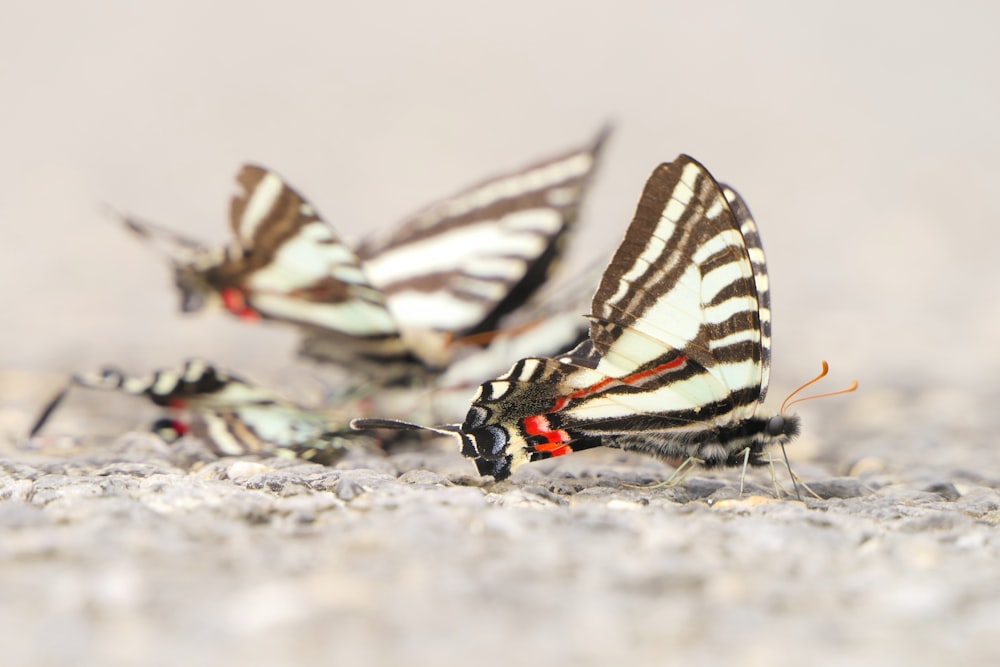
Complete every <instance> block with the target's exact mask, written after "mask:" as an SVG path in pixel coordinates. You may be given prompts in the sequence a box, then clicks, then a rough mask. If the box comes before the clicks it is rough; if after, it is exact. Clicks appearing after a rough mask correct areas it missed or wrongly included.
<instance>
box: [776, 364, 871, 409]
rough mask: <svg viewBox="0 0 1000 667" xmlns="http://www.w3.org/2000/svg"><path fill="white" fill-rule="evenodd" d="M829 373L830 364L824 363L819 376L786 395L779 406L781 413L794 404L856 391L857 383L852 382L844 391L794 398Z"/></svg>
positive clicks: (855, 381)
mask: <svg viewBox="0 0 1000 667" xmlns="http://www.w3.org/2000/svg"><path fill="white" fill-rule="evenodd" d="M829 372H830V364H828V363H826V362H825V361H824V362H823V370H821V371H820V373H819V375H817V376H816V377H814V378H813V379H812V380H809V381H808V382H806V383H805V384H803V385H801V386H800V387H799V388H798V389H796V390H795V391H793V392H792V393H790V394H789V395H788V397H787V398H786V399H785V400H784V402H782V404H781V413H782V414H784V412H785V411H786V410H787V409H788V408H790V407H792V406H793V405H795V404H796V403H802V402H804V401H811V400H813V399H815V398H827V397H829V396H838V395H840V394H849V393H851V392H852V391H857V388H858V381H857V380H854V381H853V382H851V386H849V387H847V388H846V389H838V390H837V391H828V392H826V393H823V394H816V395H814V396H806V397H804V398H795V396H796V395H797V394H800V393H802V390H803V389H806V388H807V387H810V386H812V385H814V384H816V383H817V382H819V381H820V380H822V379H823V378H824V377H826V374H827V373H829ZM793 399H794V400H793Z"/></svg>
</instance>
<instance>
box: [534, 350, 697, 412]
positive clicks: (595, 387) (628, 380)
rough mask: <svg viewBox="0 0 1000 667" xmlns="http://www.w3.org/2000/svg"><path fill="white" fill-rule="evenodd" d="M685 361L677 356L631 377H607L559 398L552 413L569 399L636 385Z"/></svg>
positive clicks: (682, 357) (681, 364)
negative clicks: (616, 386) (622, 385)
mask: <svg viewBox="0 0 1000 667" xmlns="http://www.w3.org/2000/svg"><path fill="white" fill-rule="evenodd" d="M687 360H688V358H687V357H686V356H684V355H679V356H678V357H677V358H676V359H672V360H670V361H668V362H667V363H665V364H660V365H659V366H655V367H653V368H648V369H646V370H644V371H638V372H636V373H632V374H631V375H626V376H625V377H620V378H613V377H607V378H604V379H603V380H601V381H600V382H595V383H594V384H592V385H590V386H589V387H584V388H583V389H577V390H576V391H574V392H573V393H572V394H570V395H569V396H568V397H567V398H563V397H560V398H559V399H558V400H557V401H556V404H557V405H558V407H557V408H555V409H554V410H553V411H558V410H561V409H563V408H564V407H566V403H568V402H569V400H570V399H574V398H583V397H584V396H590V395H591V394H596V393H597V392H599V391H601V390H602V389H604V388H605V387H607V386H608V385H612V384H615V383H619V382H620V383H621V384H636V383H638V382H640V381H642V380H645V379H646V378H648V377H653V376H655V375H660V374H661V373H665V372H667V371H672V370H676V369H677V368H680V367H681V366H683V365H684V362H686V361H687Z"/></svg>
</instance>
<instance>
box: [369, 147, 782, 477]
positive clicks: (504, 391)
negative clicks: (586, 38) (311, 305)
mask: <svg viewBox="0 0 1000 667" xmlns="http://www.w3.org/2000/svg"><path fill="white" fill-rule="evenodd" d="M770 329H771V311H770V300H769V292H768V279H767V271H766V267H765V262H764V252H763V249H762V248H761V244H760V238H759V236H758V233H757V226H756V225H755V223H754V221H753V219H752V218H751V216H750V211H749V209H748V208H747V206H746V204H745V203H744V202H743V200H742V199H741V198H740V196H739V195H738V194H737V193H736V192H735V191H734V190H732V189H731V188H729V187H726V186H724V185H720V184H719V183H717V182H716V181H715V179H714V178H713V177H712V176H711V174H709V173H708V171H707V170H706V169H705V168H704V167H703V166H702V165H701V164H699V163H698V162H697V161H695V160H694V159H693V158H690V157H688V156H686V155H681V156H680V157H678V158H677V159H676V160H674V161H673V162H670V163H665V164H661V165H660V166H659V167H657V168H656V170H655V171H654V172H653V174H652V176H650V178H649V180H648V182H647V183H646V187H645V190H644V191H643V194H642V197H641V199H640V200H639V205H638V208H637V210H636V213H635V217H634V218H633V220H632V223H631V225H630V226H629V228H628V231H627V232H626V234H625V238H624V240H623V241H622V243H621V246H620V247H619V248H618V250H617V252H616V253H615V255H614V257H613V259H612V260H611V263H610V265H609V266H608V267H607V269H606V270H605V273H604V276H603V277H602V279H601V283H600V286H599V288H598V290H597V292H596V294H595V295H594V299H593V304H592V315H591V325H590V338H589V340H588V341H586V342H584V343H583V344H581V345H580V346H579V347H577V348H576V349H574V350H573V351H572V352H570V353H567V354H566V355H563V356H562V357H559V358H557V359H552V358H544V357H529V358H526V359H522V360H520V361H518V362H517V363H516V364H514V366H513V368H511V369H510V371H508V372H507V373H506V374H505V375H502V376H500V377H498V378H497V379H495V380H492V381H490V382H486V383H484V384H483V385H481V386H480V388H479V390H478V391H477V393H476V395H475V397H474V398H473V401H472V407H471V408H470V410H469V412H468V414H467V415H466V417H465V421H464V422H463V423H462V424H455V425H449V426H444V427H438V428H435V429H430V430H433V431H435V432H438V433H442V434H450V435H453V436H456V437H458V438H459V440H460V441H461V448H462V453H463V454H464V455H466V456H468V457H471V458H473V459H475V461H476V464H477V466H478V468H479V471H480V473H481V474H483V475H492V476H493V477H494V478H496V479H498V480H499V479H503V478H506V477H508V476H509V475H510V474H511V472H512V471H513V470H514V469H515V468H517V467H518V466H519V465H521V464H523V463H526V462H529V461H536V460H540V459H546V458H550V457H553V456H562V455H564V454H568V453H570V452H574V451H579V450H582V449H588V448H591V447H596V446H598V445H604V446H608V447H616V448H621V449H626V450H633V451H638V452H642V453H646V454H651V455H653V456H657V457H660V458H665V459H671V460H676V459H686V458H688V457H693V458H696V459H698V460H700V461H701V462H703V464H704V465H706V466H733V465H741V464H743V463H745V462H747V463H750V464H751V465H759V464H763V463H767V460H766V458H765V457H764V456H763V455H764V452H765V450H767V449H768V447H769V446H771V445H775V444H784V443H786V442H788V441H790V440H791V439H792V438H793V437H795V436H796V435H797V434H798V432H799V419H798V417H796V416H791V415H781V414H779V415H774V416H771V415H766V414H763V413H762V411H761V405H762V402H763V400H764V397H765V395H766V394H767V386H768V376H769V369H770V344H771V335H770ZM352 426H353V427H355V428H361V429H364V428H379V427H385V428H412V427H414V426H415V425H413V424H409V423H407V422H400V421H395V420H380V419H358V420H354V421H353V422H352ZM417 428H423V427H417Z"/></svg>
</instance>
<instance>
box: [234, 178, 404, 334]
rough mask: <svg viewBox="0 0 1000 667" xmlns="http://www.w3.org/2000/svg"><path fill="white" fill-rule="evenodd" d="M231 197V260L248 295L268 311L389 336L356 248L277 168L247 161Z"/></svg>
mask: <svg viewBox="0 0 1000 667" xmlns="http://www.w3.org/2000/svg"><path fill="white" fill-rule="evenodd" d="M237 180H238V181H239V183H240V185H241V186H242V187H243V192H241V193H240V194H239V195H237V196H236V197H234V198H233V201H232V207H231V216H230V218H231V224H232V228H233V234H234V236H235V241H236V245H235V248H237V249H238V250H239V254H240V256H241V259H240V260H239V261H238V262H234V266H233V267H232V270H233V271H237V272H238V273H239V274H240V275H241V277H242V280H241V281H240V284H241V287H242V289H243V290H244V292H245V298H246V300H247V303H248V304H249V305H250V306H251V307H252V308H253V309H254V310H255V311H257V312H259V313H260V314H262V315H264V316H265V317H270V318H273V319H279V320H286V321H290V322H293V323H296V324H301V325H308V326H312V327H316V328H319V329H322V330H328V331H332V332H337V333H341V334H346V335H348V336H358V337H366V336H376V337H384V336H395V335H397V334H398V330H397V328H396V324H395V321H394V320H393V318H392V316H391V315H390V314H389V311H388V310H387V309H386V305H385V300H384V298H383V296H382V294H381V293H380V292H379V291H378V290H377V289H375V288H374V287H372V285H371V284H370V282H369V281H368V278H367V276H366V275H365V272H364V269H363V268H362V266H361V263H360V261H359V260H358V258H357V256H355V254H354V253H353V252H352V251H351V249H350V248H348V247H347V246H346V245H345V244H344V243H343V242H342V241H341V240H340V238H339V237H338V236H337V235H336V234H335V233H334V232H333V230H332V229H331V228H330V226H329V225H328V224H327V223H326V222H324V221H323V220H322V219H321V218H320V217H319V215H318V214H317V212H316V209H315V208H314V207H313V206H312V205H311V204H309V203H308V202H307V201H306V200H305V199H304V198H303V197H302V196H301V195H300V194H299V193H298V192H296V191H295V190H294V189H292V188H291V187H290V186H289V185H288V184H286V183H285V182H284V181H283V180H282V179H281V177H280V176H278V175H277V174H275V173H274V172H271V171H268V170H266V169H264V168H262V167H258V166H254V165H246V166H244V167H243V169H242V170H241V171H240V173H239V175H238V177H237Z"/></svg>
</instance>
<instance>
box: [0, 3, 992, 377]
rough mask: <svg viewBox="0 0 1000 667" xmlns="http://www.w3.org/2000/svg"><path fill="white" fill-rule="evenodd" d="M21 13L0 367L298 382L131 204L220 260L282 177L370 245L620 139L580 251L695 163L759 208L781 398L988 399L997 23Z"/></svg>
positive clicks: (521, 10)
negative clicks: (249, 185) (236, 196)
mask: <svg viewBox="0 0 1000 667" xmlns="http://www.w3.org/2000/svg"><path fill="white" fill-rule="evenodd" d="M2 16H3V19H2V20H0V63H2V64H0V91H2V93H0V94H2V100H3V103H2V107H0V119H2V123H0V182H2V183H3V187H2V194H0V226H2V227H0V229H2V230H3V232H2V237H0V238H2V245H0V290H2V292H0V295H2V296H0V303H2V308H3V313H4V325H3V327H2V332H0V336H2V342H3V344H2V345H0V366H3V367H12V366H13V367H19V368H24V369H46V370H59V371H67V370H75V369H80V368H89V367H90V366H93V365H95V364H100V363H106V362H116V363H122V364H130V365H131V367H133V368H134V369H135V370H145V369H146V368H147V367H150V366H152V365H156V364H174V363H176V362H177V360H179V359H180V358H181V357H183V356H187V355H192V354H199V355H204V356H208V357H210V358H213V359H216V360H218V361H220V362H223V363H227V364H229V365H233V366H237V367H239V368H249V369H256V368H261V369H264V370H267V369H269V368H272V367H274V366H276V365H281V364H287V363H288V359H289V358H290V356H289V354H287V351H288V350H290V349H291V348H292V345H293V343H292V340H293V336H292V335H291V334H290V333H288V332H285V331H275V330H273V329H272V330H270V331H264V330H262V329H260V328H258V330H256V331H254V330H250V329H248V328H247V327H240V326H239V325H238V324H236V323H233V322H227V321H225V318H224V317H223V316H221V315H216V316H203V317H200V318H197V319H196V320H191V319H188V318H181V317H180V316H179V314H178V313H176V312H175V311H176V307H175V306H176V301H175V296H174V294H173V292H172V290H171V288H170V287H169V279H168V276H167V273H166V270H165V269H164V267H163V266H162V265H161V264H160V262H159V261H158V259H157V257H155V256H154V255H153V254H152V253H150V252H149V251H148V250H147V249H146V248H144V247H142V246H141V245H140V244H138V243H136V242H135V241H134V240H133V239H132V238H130V237H128V236H126V234H124V233H122V231H121V230H120V229H119V228H118V227H117V226H116V225H115V224H113V223H112V222H111V221H110V219H109V218H108V217H106V216H104V215H103V214H102V204H103V203H108V204H111V205H113V206H115V207H117V208H119V209H122V210H127V211H130V212H134V213H136V214H139V215H143V216H145V217H147V218H150V219H153V220H157V221H160V222H162V223H164V224H169V225H172V226H175V227H176V228H177V229H179V230H183V231H185V232H188V233H190V234H193V235H196V236H199V237H201V238H204V239H205V240H206V241H213V242H221V241H222V240H224V239H225V238H226V236H227V234H228V230H227V228H226V218H225V213H226V211H227V207H228V199H229V196H230V194H231V193H232V192H233V191H234V187H235V186H234V185H233V181H232V179H233V176H234V174H235V172H236V170H237V168H238V166H239V165H240V164H241V163H242V162H244V161H247V160H254V161H259V162H262V163H264V164H267V165H269V166H271V167H272V168H274V169H277V170H278V171H280V172H281V173H282V174H283V175H285V176H286V177H287V178H288V179H289V180H290V181H291V182H292V183H293V184H294V185H295V186H297V187H298V188H299V189H301V190H302V191H303V192H304V193H306V195H307V196H308V197H310V198H311V199H312V200H313V201H314V203H315V204H316V205H317V206H318V207H319V209H320V210H321V211H322V213H323V214H324V215H325V217H326V218H327V219H328V220H329V221H330V222H331V223H332V224H333V225H335V226H336V227H337V228H338V229H339V230H342V232H343V233H344V234H345V235H348V236H357V235H361V234H364V233H365V232H366V231H368V230H371V229H375V228H379V227H385V226H389V225H392V224H395V222H396V221H398V220H399V219H401V218H403V217H404V216H405V215H407V214H408V213H410V212H412V211H413V210H414V209H416V208H419V207H420V206H422V205H423V204H425V203H427V202H428V201H430V200H432V199H434V198H436V197H438V196H442V195H445V194H448V193H449V192H451V191H453V190H455V189H456V188H459V187H461V186H463V185H466V184H468V183H470V182H472V181H475V180H478V179H480V178H482V177H483V176H486V175H488V174H490V173H493V172H496V171H497V170H502V169H506V168H511V167H515V166H518V165H520V164H522V163H524V162H526V161H529V160H531V159H534V158H536V157H540V156H544V155H546V154H547V153H549V152H551V151H554V150H561V149H563V148H565V147H569V146H573V145H576V144H579V143H580V142H582V141H585V140H587V139H588V138H589V137H590V136H591V134H592V133H593V132H595V131H596V130H597V128H598V127H599V126H600V125H601V124H602V123H604V122H606V121H608V120H612V121H614V123H615V124H616V127H617V130H616V132H615V135H614V137H613V140H612V142H611V144H610V147H609V150H608V152H607V156H606V160H605V162H604V164H603V165H602V169H601V173H600V176H599V180H598V182H597V184H596V187H595V189H594V192H593V196H592V198H591V200H590V201H589V203H588V206H587V208H586V211H585V215H584V219H583V220H582V224H581V227H582V228H583V231H582V233H581V237H582V238H584V239H586V240H587V241H589V242H591V243H593V244H597V243H600V244H602V245H603V246H604V247H605V252H607V251H610V249H611V248H612V247H613V246H614V245H615V244H616V243H617V240H618V238H619V237H620V235H621V233H622V231H623V229H624V227H625V225H626V223H627V222H628V220H629V219H630V216H631V214H632V212H633V210H634V205H635V201H636V200H637V198H638V195H639V192H640V191H641V188H642V185H643V182H644V180H645V178H646V176H647V175H648V173H649V172H650V171H651V169H652V167H653V166H654V165H655V164H656V163H657V162H659V161H663V160H669V159H672V158H673V157H674V156H675V155H676V154H677V153H679V152H682V151H684V152H689V153H691V154H692V155H694V156H695V157H697V158H699V159H700V160H702V161H703V162H704V163H705V164H706V165H708V167H709V168H710V169H711V170H712V171H713V172H714V173H715V174H716V175H717V176H718V177H719V178H720V179H723V180H726V181H728V182H731V183H733V184H735V185H737V186H738V187H739V189H740V190H741V191H742V192H743V194H744V195H745V196H746V198H747V200H748V201H749V203H750V205H751V208H752V209H753V211H754V213H755V216H756V217H757V219H758V221H759V222H760V225H761V227H762V231H763V236H764V241H765V244H766V248H767V251H768V255H769V262H770V267H771V272H772V278H773V289H774V301H775V303H774V311H775V337H776V340H775V345H776V349H775V360H774V364H775V382H776V383H777V384H778V385H780V386H782V387H784V386H785V385H787V384H791V383H792V382H795V381H797V380H798V379H799V378H801V377H804V376H806V375H808V374H809V373H810V372H812V370H813V368H814V367H815V366H816V365H817V362H818V360H819V359H820V358H829V359H830V360H831V361H832V362H833V363H834V368H835V370H836V371H842V372H843V373H845V374H846V375H858V376H859V377H860V378H861V379H862V381H868V382H881V381H883V380H884V381H901V382H910V381H917V380H925V379H934V380H936V381H939V382H947V381H948V379H949V378H962V380H963V381H970V382H971V381H977V380H981V381H986V380H987V379H988V378H990V377H991V376H992V375H993V368H994V367H995V365H996V363H997V360H998V357H1000V351H998V350H1000V348H998V346H996V345H993V344H991V343H992V341H993V340H994V339H995V338H996V336H997V334H998V333H1000V317H998V309H997V308H996V306H995V298H994V296H993V291H994V285H995V280H994V279H993V277H992V271H991V268H992V255H993V252H994V251H993V243H992V238H991V234H990V232H989V230H990V225H991V224H992V223H994V222H995V221H996V220H997V219H998V217H1000V198H998V197H996V196H995V188H994V183H995V182H996V181H997V176H998V175H1000V160H998V157H1000V132H998V130H997V119H998V118H1000V94H998V76H997V67H998V65H1000V40H998V39H997V38H996V25H997V21H998V19H1000V10H998V9H996V6H995V4H991V3H986V2H983V3H972V2H965V3H905V2H898V3H896V2H874V3H873V2H846V3H836V4H835V5H833V4H831V5H828V6H825V7H821V6H819V5H816V4H810V5H808V6H806V5H805V4H802V3H794V2H756V3H739V2H711V3H677V2H641V3H640V2H635V3H617V4H615V5H614V6H612V4H611V3H595V2H582V3H581V2H521V1H520V0H514V1H511V2H504V3H500V4H496V5H491V6H487V5H485V4H479V3H477V4H473V3H467V2H450V1H445V0H430V1H425V2H420V3H377V2H372V3H368V2H339V3H330V4H325V3H312V2H284V3H261V2H211V3H206V2H177V1H172V2H128V1H125V0H120V1H115V2H107V1H95V2H87V3H77V2H53V3H32V2H16V3H12V4H11V3H8V4H7V5H5V8H4V9H3V10H2ZM575 250H576V253H575V258H576V259H578V260H579V261H581V262H582V261H583V260H584V259H585V258H589V257H591V256H593V255H594V253H595V250H594V248H592V247H587V246H586V244H584V243H579V244H578V245H577V246H576V248H575ZM249 352H253V353H254V354H256V355H262V356H261V358H258V359H253V360H249V359H248V353H249Z"/></svg>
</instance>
